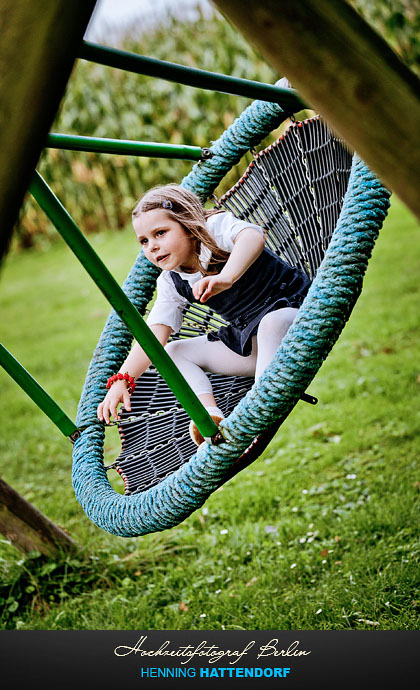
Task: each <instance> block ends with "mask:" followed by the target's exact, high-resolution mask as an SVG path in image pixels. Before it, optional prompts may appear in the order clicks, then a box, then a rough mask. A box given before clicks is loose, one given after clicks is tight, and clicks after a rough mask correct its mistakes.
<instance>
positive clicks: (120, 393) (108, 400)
mask: <svg viewBox="0 0 420 690" xmlns="http://www.w3.org/2000/svg"><path fill="white" fill-rule="evenodd" d="M120 403H123V405H124V407H125V409H126V410H128V411H130V410H131V405H130V394H129V392H128V388H127V384H126V382H125V381H114V383H113V384H112V386H111V388H110V389H109V391H108V393H107V394H106V396H105V398H104V400H103V401H102V402H101V403H100V405H98V410H97V415H98V419H99V420H100V421H101V422H103V421H105V422H106V423H107V424H109V417H110V415H112V417H113V418H114V419H115V420H117V419H118V405H119V404H120Z"/></svg>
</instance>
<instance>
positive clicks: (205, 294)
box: [192, 273, 233, 303]
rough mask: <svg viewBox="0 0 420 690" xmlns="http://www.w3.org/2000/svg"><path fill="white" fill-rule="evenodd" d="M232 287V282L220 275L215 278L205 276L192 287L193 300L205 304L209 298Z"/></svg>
mask: <svg viewBox="0 0 420 690" xmlns="http://www.w3.org/2000/svg"><path fill="white" fill-rule="evenodd" d="M232 285H233V280H231V279H230V278H225V277H224V276H222V274H221V273H219V274H218V275H215V276H205V277H204V278H201V280H199V281H198V282H197V283H195V284H194V285H193V287H192V291H193V295H194V297H195V299H198V300H200V302H203V303H204V302H207V300H208V299H209V298H210V297H214V295H218V294H219V292H223V290H229V288H231V287H232Z"/></svg>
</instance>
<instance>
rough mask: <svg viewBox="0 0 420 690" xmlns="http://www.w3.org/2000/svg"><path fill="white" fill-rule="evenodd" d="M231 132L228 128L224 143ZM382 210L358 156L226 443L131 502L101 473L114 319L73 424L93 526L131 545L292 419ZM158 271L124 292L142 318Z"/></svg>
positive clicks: (195, 504)
mask: <svg viewBox="0 0 420 690" xmlns="http://www.w3.org/2000/svg"><path fill="white" fill-rule="evenodd" d="M259 103H260V102H256V103H254V104H253V105H252V106H250V108H253V107H255V106H256V104H259ZM263 105H264V106H267V105H269V106H272V104H263ZM247 112H248V113H249V109H247V111H245V113H247ZM277 115H278V113H277ZM241 117H242V116H241ZM240 119H241V118H239V120H240ZM235 124H236V123H234V125H235ZM234 125H233V126H232V127H234ZM271 129H273V127H272V126H271ZM228 134H229V130H228V132H227V133H225V134H224V135H223V136H225V138H226V135H228ZM222 138H223V137H222ZM239 148H240V147H238V149H239ZM213 160H214V159H213ZM211 162H212V161H209V162H206V163H205V164H204V165H202V168H204V166H207V165H208V163H211ZM216 164H217V160H216ZM202 168H201V167H200V166H199V168H198V169H197V166H195V169H193V171H192V173H190V175H189V176H188V178H186V180H184V181H183V184H184V183H186V184H187V185H188V186H189V185H191V186H192V187H193V190H194V191H195V183H197V186H200V189H201V193H202V194H204V193H205V191H204V190H205V189H211V187H212V185H213V184H214V179H215V176H214V175H213V174H212V175H211V180H210V181H209V180H208V178H206V171H205V170H203V169H202ZM197 178H198V180H197ZM213 188H214V187H213ZM196 193H197V192H196ZM209 193H210V192H209ZM207 195H208V194H207V192H206V196H207ZM388 207H389V192H388V190H386V189H385V188H384V187H383V186H382V184H381V183H380V182H379V181H378V180H377V178H376V177H375V175H374V174H373V173H372V172H371V171H370V170H369V169H368V168H367V166H366V165H365V164H364V163H363V162H362V161H361V160H360V159H358V158H357V156H355V157H354V159H353V165H352V170H351V174H350V180H349V185H348V189H347V193H346V196H345V198H344V202H343V208H342V211H341V214H340V217H339V220H338V223H337V227H336V229H335V231H334V234H333V237H332V239H331V242H330V245H329V247H328V250H327V252H326V254H325V257H324V260H323V262H322V264H321V266H320V268H319V270H318V273H317V275H316V277H315V279H314V281H313V283H312V285H311V288H310V290H309V292H308V295H307V297H306V299H305V300H304V302H303V305H302V307H301V308H300V310H299V313H298V316H297V318H296V319H295V321H294V323H293V325H292V326H291V328H290V329H289V331H288V333H287V335H286V337H285V338H284V340H283V342H282V344H281V346H280V348H279V349H278V351H277V353H276V355H275V357H274V359H273V361H272V363H271V365H270V366H269V367H268V368H267V369H266V371H265V372H264V374H263V375H262V376H261V377H260V378H259V380H258V382H257V383H256V384H254V386H253V387H252V389H251V390H250V391H249V392H248V394H247V395H246V396H245V397H244V398H243V399H242V401H241V402H240V403H239V404H238V406H237V407H236V408H235V410H234V411H233V412H232V414H231V415H230V416H229V417H228V418H227V419H226V420H224V421H223V422H222V426H223V431H224V435H225V437H226V438H227V442H224V443H222V444H220V445H219V446H208V445H206V446H205V447H203V448H201V449H200V450H199V451H198V452H197V453H196V454H195V455H193V457H192V458H191V460H190V461H189V462H188V463H186V464H185V465H183V466H182V467H180V468H179V469H178V470H177V471H176V472H174V473H173V474H172V475H170V476H169V477H167V478H166V479H164V480H163V481H162V482H161V483H160V484H158V485H157V486H154V487H152V488H150V489H148V490H147V491H144V492H143V493H140V494H135V495H132V496H123V495H121V494H119V493H117V492H116V491H114V489H113V488H112V486H111V484H110V483H109V481H108V478H107V475H106V471H105V468H104V465H103V441H104V435H105V431H104V427H103V425H102V424H100V422H98V420H97V418H96V407H97V405H98V404H99V402H100V401H101V400H102V398H103V395H104V391H105V383H106V380H107V378H108V376H109V375H110V373H113V372H114V371H115V370H116V368H118V367H119V366H120V365H121V363H122V362H123V361H124V359H125V357H126V355H127V353H128V351H129V349H130V346H131V335H130V334H129V333H128V332H127V329H126V328H125V327H123V325H121V322H120V320H119V319H118V317H117V316H116V315H115V314H114V313H111V315H110V317H109V319H108V321H107V324H106V326H105V328H104V331H103V333H102V335H101V338H100V340H99V343H98V346H97V348H96V350H95V354H94V357H93V359H92V362H91V365H90V367H89V371H88V375H87V379H86V383H85V387H84V389H83V392H82V397H81V401H80V404H79V411H78V418H77V421H76V423H77V424H78V426H87V428H86V429H85V430H84V431H83V432H82V434H81V437H80V438H79V439H78V440H77V441H76V442H75V444H74V450H73V486H74V490H75V494H76V498H77V500H78V501H79V502H80V504H81V506H82V508H83V510H84V511H85V513H86V515H87V516H88V517H89V518H90V519H91V520H92V521H93V522H94V523H95V524H96V525H98V526H99V527H101V528H102V529H104V530H106V531H108V532H110V533H111V534H115V535H117V536H122V537H134V536H140V535H144V534H147V533H150V532H156V531H161V530H164V529H168V528H171V527H173V526H175V525H176V524H178V523H179V522H182V520H184V519H185V518H186V517H188V516H189V515H190V514H191V513H192V512H193V511H194V510H196V509H197V508H199V507H201V506H202V505H203V503H204V502H205V501H206V499H207V498H208V497H209V496H210V494H211V493H212V492H213V491H215V490H216V489H217V488H218V487H219V486H220V485H221V484H223V483H224V481H225V480H226V478H227V477H229V475H230V472H231V467H232V465H233V464H234V463H235V462H236V461H237V459H238V458H239V457H240V456H241V455H242V453H243V452H244V451H245V450H246V449H247V448H248V447H249V445H250V444H251V442H252V441H253V439H254V438H255V437H257V436H258V435H260V434H262V433H263V432H265V431H266V430H267V429H269V427H270V426H272V424H273V423H274V422H275V421H276V420H278V419H283V418H285V417H286V416H287V415H288V414H289V413H290V411H291V410H292V409H293V407H294V406H295V404H296V403H297V401H298V400H299V397H300V395H301V393H303V392H304V391H305V390H306V388H307V387H308V385H309V384H310V382H311V381H312V379H313V377H314V376H315V374H316V373H317V371H318V369H319V367H320V366H321V364H322V362H323V361H324V359H325V358H326V356H327V354H328V352H329V351H330V350H331V348H332V346H333V344H334V343H335V341H336V340H337V338H338V336H339V334H340V332H341V330H342V329H343V327H344V325H345V323H346V321H347V320H348V317H349V316H350V313H351V311H352V309H353V306H354V304H355V303H356V300H357V298H358V296H359V294H360V291H361V288H362V282H363V276H364V273H365V270H366V267H367V262H368V259H369V257H370V255H371V252H372V249H373V246H374V243H375V240H376V237H377V235H378V232H379V229H380V227H381V225H382V223H383V220H384V218H385V216H386V212H387V209H388ZM157 273H158V271H157V269H155V268H154V267H153V266H152V265H151V264H150V263H149V262H147V261H146V259H145V258H144V256H142V255H140V256H139V258H138V260H137V262H136V264H135V266H134V267H133V269H132V271H131V273H130V275H129V276H128V278H127V280H126V282H125V284H124V289H125V290H126V291H127V294H128V295H129V297H130V299H132V300H133V302H134V304H135V305H136V307H137V308H138V309H139V311H140V312H141V313H144V310H145V308H146V305H147V303H148V302H149V300H150V298H151V296H152V294H153V290H154V286H155V282H156V277H157ZM118 322H119V323H118Z"/></svg>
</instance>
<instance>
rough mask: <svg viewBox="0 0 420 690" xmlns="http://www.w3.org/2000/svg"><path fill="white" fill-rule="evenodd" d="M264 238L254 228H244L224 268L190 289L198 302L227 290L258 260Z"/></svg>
mask: <svg viewBox="0 0 420 690" xmlns="http://www.w3.org/2000/svg"><path fill="white" fill-rule="evenodd" d="M264 244H265V237H264V236H263V235H261V233H260V232H259V231H258V230H255V229H254V228H244V229H243V230H241V232H240V233H239V234H238V235H237V236H236V238H235V240H234V244H233V249H232V252H231V255H230V256H229V259H228V260H227V262H226V265H225V266H224V268H223V269H222V270H221V271H220V273H218V274H217V275H214V276H206V277H205V278H202V279H201V280H199V281H198V282H197V283H195V285H194V286H193V288H192V291H193V295H194V297H195V298H196V299H199V300H200V302H207V300H208V299H209V297H212V296H213V295H217V294H219V292H223V290H228V289H229V288H230V287H232V285H233V283H235V282H236V281H237V280H238V279H239V278H240V277H241V276H243V274H244V273H245V271H246V270H247V269H248V268H249V267H250V266H251V265H252V264H253V263H254V261H255V260H256V259H258V257H259V255H260V254H261V252H262V251H263V249H264Z"/></svg>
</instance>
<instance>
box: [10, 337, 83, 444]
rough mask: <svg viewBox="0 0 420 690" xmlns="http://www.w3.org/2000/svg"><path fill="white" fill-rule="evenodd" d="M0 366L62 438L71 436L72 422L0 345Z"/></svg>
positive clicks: (73, 428)
mask: <svg viewBox="0 0 420 690" xmlns="http://www.w3.org/2000/svg"><path fill="white" fill-rule="evenodd" d="M0 364H1V366H2V367H3V369H4V370H5V371H7V373H8V374H9V375H10V376H11V377H12V379H14V381H16V383H17V384H18V385H19V386H20V387H21V388H22V389H23V390H24V391H25V393H26V394H27V395H29V397H30V398H31V399H32V400H33V401H34V403H35V404H36V405H38V407H39V408H40V409H41V410H42V411H43V412H44V413H45V414H46V415H47V416H48V417H49V418H50V419H51V421H52V422H54V424H55V425H56V426H57V427H58V428H59V429H60V431H61V432H62V433H63V434H64V436H70V437H71V436H72V435H73V434H75V433H77V431H78V429H77V427H76V425H75V424H74V422H72V421H71V419H70V418H69V417H67V415H66V413H65V412H63V410H62V409H61V408H60V407H59V406H58V405H57V403H56V402H55V401H54V400H53V399H52V398H51V396H50V395H48V393H47V392H46V391H45V390H44V389H43V388H42V386H40V385H39V383H38V381H36V380H35V379H34V378H33V376H31V374H30V373H29V372H28V371H26V369H25V368H24V367H23V366H22V365H21V364H20V362H18V360H17V359H15V358H14V357H13V355H12V354H11V353H10V352H9V350H7V349H6V348H5V347H4V345H2V344H1V343H0Z"/></svg>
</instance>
